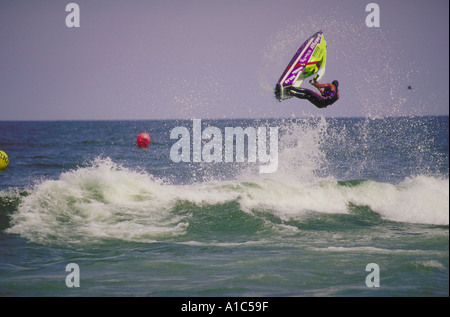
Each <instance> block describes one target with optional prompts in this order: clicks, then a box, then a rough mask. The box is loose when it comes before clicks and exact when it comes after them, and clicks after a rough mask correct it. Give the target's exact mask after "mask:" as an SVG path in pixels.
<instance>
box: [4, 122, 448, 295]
mask: <svg viewBox="0 0 450 317" xmlns="http://www.w3.org/2000/svg"><path fill="white" fill-rule="evenodd" d="M448 125H449V119H448V117H398V118H378V119H370V118H333V119H332V118H324V117H319V118H308V119H273V120H256V119H255V120H250V119H248V120H202V126H203V128H205V127H208V126H213V127H218V128H219V129H222V130H223V129H224V128H226V127H243V128H245V127H254V128H257V127H261V126H265V127H278V129H279V135H278V168H277V170H276V171H275V172H274V173H266V174H262V173H259V165H260V164H259V163H252V162H248V160H246V161H244V162H236V161H233V162H226V161H225V160H224V161H222V162H192V161H190V162H174V161H173V160H171V158H170V150H171V148H172V146H173V144H174V143H175V142H176V141H177V140H174V139H171V138H170V132H171V131H172V130H173V129H174V128H175V127H180V126H181V127H187V128H189V129H190V128H192V120H166V121H54V122H1V123H0V149H1V150H3V151H5V152H6V153H7V154H8V156H9V159H10V164H9V166H8V167H7V168H6V169H4V170H1V171H0V295H2V296H171V297H172V296H183V297H185V296H217V297H227V296H237V297H241V296H258V297H259V296H448V295H449V249H448V246H449V236H448V231H449V230H448V229H449V178H448V177H449V147H448V146H449V133H448V131H449V130H448V128H449V127H448ZM143 131H146V132H148V133H149V134H150V135H151V137H152V142H151V144H150V146H149V147H148V148H138V147H137V146H136V137H137V135H138V134H139V133H140V132H143ZM69 264H76V266H77V267H78V270H71V269H70V268H71V267H72V266H69ZM374 268H376V269H374ZM75 280H76V281H78V282H79V284H78V285H74V284H73V282H74V281H75ZM374 282H378V283H374Z"/></svg>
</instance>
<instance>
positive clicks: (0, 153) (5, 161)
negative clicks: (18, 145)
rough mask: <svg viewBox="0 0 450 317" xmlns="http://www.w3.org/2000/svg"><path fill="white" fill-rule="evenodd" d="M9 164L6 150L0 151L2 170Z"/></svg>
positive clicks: (0, 168)
mask: <svg viewBox="0 0 450 317" xmlns="http://www.w3.org/2000/svg"><path fill="white" fill-rule="evenodd" d="M8 164H9V160H8V155H7V154H6V153H5V152H3V151H0V170H2V169H4V168H5V167H6V166H8Z"/></svg>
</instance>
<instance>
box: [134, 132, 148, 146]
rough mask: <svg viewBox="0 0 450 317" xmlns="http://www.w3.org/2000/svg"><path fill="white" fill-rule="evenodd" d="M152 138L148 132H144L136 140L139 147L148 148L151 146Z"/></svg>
mask: <svg viewBox="0 0 450 317" xmlns="http://www.w3.org/2000/svg"><path fill="white" fill-rule="evenodd" d="M150 141H151V138H150V135H149V134H148V133H146V132H142V133H140V134H139V135H138V137H137V139H136V143H137V146H139V147H146V146H148V145H149V144H150Z"/></svg>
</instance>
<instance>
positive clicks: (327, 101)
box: [289, 76, 339, 108]
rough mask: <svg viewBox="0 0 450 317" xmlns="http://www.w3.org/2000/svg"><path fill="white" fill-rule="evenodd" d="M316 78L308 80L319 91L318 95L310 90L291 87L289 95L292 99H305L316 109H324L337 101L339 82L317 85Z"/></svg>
mask: <svg viewBox="0 0 450 317" xmlns="http://www.w3.org/2000/svg"><path fill="white" fill-rule="evenodd" d="M316 78H317V76H316V77H315V78H314V79H312V80H310V81H309V83H310V84H311V85H313V86H314V87H316V88H317V89H318V90H319V91H320V95H319V94H318V93H316V92H314V91H312V90H310V89H306V88H294V87H291V89H290V91H289V93H290V94H291V95H292V96H294V97H297V98H300V99H307V100H308V101H309V102H311V103H312V104H313V105H315V106H316V107H317V108H325V107H328V106H329V105H331V104H333V103H335V102H336V101H337V100H338V99H339V82H338V81H337V80H333V81H332V82H331V83H328V84H319V83H318V82H317V81H316ZM321 88H323V90H322V89H321Z"/></svg>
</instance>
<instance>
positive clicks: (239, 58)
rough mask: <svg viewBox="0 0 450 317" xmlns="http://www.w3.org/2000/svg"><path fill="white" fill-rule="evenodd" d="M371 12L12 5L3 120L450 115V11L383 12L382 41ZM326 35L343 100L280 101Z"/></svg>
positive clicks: (0, 61)
mask: <svg viewBox="0 0 450 317" xmlns="http://www.w3.org/2000/svg"><path fill="white" fill-rule="evenodd" d="M70 2H75V3H77V4H78V5H79V7H80V27H79V28H68V27H67V26H66V23H65V20H66V16H67V15H68V14H69V12H66V11H65V8H66V5H67V4H68V3H70ZM370 2H371V1H362V0H343V1H331V0H314V1H309V0H294V1H291V0H209V1H206V0H161V1H153V0H134V1H133V0H75V1H62V0H49V1H47V0H27V1H26V0H1V1H0V120H80V119H81V120H90V119H113V120H127V119H131V120H135V119H169V118H183V119H193V118H199V119H208V118H269V117H275V118H278V117H291V116H294V117H302V116H313V115H314V116H315V115H319V114H323V115H325V116H329V117H341V116H345V117H352V116H368V117H377V116H397V115H448V114H449V108H448V105H449V101H448V98H449V93H448V92H449V1H447V0H427V1H423V0H402V1H399V0H397V1H395V0H383V1H374V2H375V3H377V4H378V5H379V8H380V27H379V28H376V27H373V28H369V27H367V26H366V23H365V20H366V16H367V15H368V14H369V12H366V11H365V9H366V5H367V4H368V3H370ZM318 30H323V32H324V35H325V39H326V40H327V43H328V60H327V71H326V74H325V78H324V80H325V81H327V82H331V81H332V80H334V79H337V80H339V82H340V91H341V99H340V100H339V101H338V102H337V103H335V104H334V105H332V106H330V107H329V108H326V109H316V108H315V107H314V106H313V105H312V104H310V103H309V102H308V101H305V100H300V99H296V98H293V99H290V100H286V101H283V102H278V101H276V100H275V98H274V94H273V88H274V86H275V84H276V82H277V81H278V78H279V77H280V75H281V73H282V71H283V69H284V68H285V67H286V65H287V63H288V62H289V60H290V58H291V57H292V55H293V54H294V53H295V51H296V50H297V49H298V47H299V46H300V45H301V44H302V42H303V41H304V40H305V39H306V38H308V37H309V36H311V35H312V34H314V33H315V32H317V31H318ZM409 85H411V87H412V89H408V86H409ZM305 86H306V87H308V86H309V84H306V85H305Z"/></svg>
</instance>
